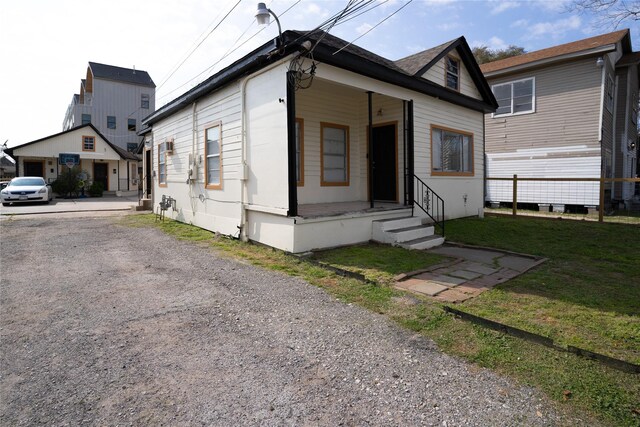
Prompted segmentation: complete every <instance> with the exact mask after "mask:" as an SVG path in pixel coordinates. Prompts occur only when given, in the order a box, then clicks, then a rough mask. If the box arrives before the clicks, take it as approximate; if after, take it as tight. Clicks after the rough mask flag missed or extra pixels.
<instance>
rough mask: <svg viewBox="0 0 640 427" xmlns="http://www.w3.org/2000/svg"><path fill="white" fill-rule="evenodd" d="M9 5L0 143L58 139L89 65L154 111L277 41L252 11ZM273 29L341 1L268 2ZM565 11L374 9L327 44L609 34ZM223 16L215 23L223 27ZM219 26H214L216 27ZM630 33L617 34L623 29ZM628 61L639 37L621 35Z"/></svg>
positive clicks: (531, 7)
mask: <svg viewBox="0 0 640 427" xmlns="http://www.w3.org/2000/svg"><path fill="white" fill-rule="evenodd" d="M237 2H238V0H180V1H176V0H110V1H108V2H107V1H95V0H56V1H51V0H20V1H4V2H2V5H1V6H0V64H1V65H2V66H1V68H0V144H2V143H3V142H4V141H6V140H8V143H7V145H8V146H9V147H14V146H17V145H21V144H24V143H26V142H30V141H33V140H36V139H40V138H43V137H46V136H48V135H52V134H55V133H58V132H61V131H62V122H63V119H64V115H65V113H66V110H67V107H68V105H69V103H70V102H71V99H72V97H73V94H75V93H78V91H79V88H80V79H82V78H84V77H85V75H86V69H87V65H88V62H90V61H91V62H100V63H104V64H110V65H116V66H120V67H127V68H133V67H135V68H136V69H138V70H145V71H147V72H148V73H149V74H150V75H151V78H152V79H153V80H154V82H155V83H156V86H157V88H156V108H159V107H160V106H162V105H164V104H166V103H167V102H168V101H170V100H172V99H174V98H176V97H177V96H179V95H180V94H182V93H184V92H185V91H187V90H189V89H190V88H192V87H193V86H195V85H197V84H198V83H200V82H201V81H203V80H204V79H206V78H207V77H209V76H211V75H213V74H215V73H216V72H218V71H220V70H221V69H223V68H224V67H225V66H227V65H229V64H230V63H232V62H233V61H235V60H237V59H239V58H241V57H242V56H243V55H245V54H247V53H249V52H250V51H251V50H253V49H255V48H257V47H258V46H260V45H262V44H263V43H265V42H267V41H268V40H269V39H272V38H274V37H276V36H277V34H278V28H277V25H276V24H275V22H273V21H272V23H271V25H269V26H259V25H258V24H257V23H256V20H255V18H254V16H255V13H256V7H257V1H253V0H240V3H239V4H237V5H236V3H237ZM266 3H267V7H269V8H270V9H271V10H272V11H273V12H274V13H275V14H276V15H278V16H279V18H280V23H281V25H282V30H283V31H285V30H288V29H296V30H307V29H312V28H315V27H316V26H318V25H319V24H321V23H322V22H324V21H325V20H326V19H327V18H329V17H330V16H332V15H334V14H335V13H337V12H338V11H340V10H341V9H343V8H344V7H345V5H346V3H347V0H340V1H337V0H299V1H298V0H267V1H266ZM569 4H570V0H520V1H500V0H486V1H485V0H483V1H480V0H477V1H472V0H412V1H408V0H387V1H385V0H376V1H375V3H373V4H372V5H371V6H376V7H375V8H372V9H371V10H369V11H367V12H366V13H363V14H362V15H360V16H358V17H356V18H354V19H351V20H348V21H346V22H342V23H340V24H338V25H336V26H334V27H333V28H332V29H331V34H333V35H335V36H338V37H340V38H342V39H344V40H347V41H350V42H351V41H354V40H355V41H354V43H355V44H356V45H359V46H361V47H363V48H365V49H368V50H370V51H372V52H374V53H376V54H378V55H381V56H384V57H386V58H389V59H392V60H396V59H399V58H403V57H405V56H408V55H411V54H414V53H416V52H419V51H421V50H425V49H428V48H431V47H433V46H437V45H439V44H442V43H444V42H446V41H449V40H453V39H455V38H457V37H460V36H465V38H466V40H467V42H468V43H469V44H470V45H471V47H474V46H480V45H484V46H488V47H490V48H492V49H503V48H506V47H507V46H509V45H517V46H522V47H524V48H525V49H526V50H527V51H533V50H538V49H543V48H545V47H549V46H554V45H557V44H562V43H567V42H571V41H575V40H579V39H583V38H587V37H591V36H594V35H598V34H603V33H606V32H610V31H614V30H615V28H612V27H607V26H606V25H605V26H603V25H601V24H599V23H598V22H597V17H596V16H593V15H585V14H578V13H575V12H568V11H567V6H568V5H569ZM225 16H226V18H225ZM223 18H224V19H223ZM631 25H633V22H631V21H630V22H627V23H626V25H622V26H620V27H618V29H621V28H629V27H630V26H631ZM631 37H632V44H633V48H634V50H640V28H639V26H638V25H637V24H636V26H635V27H631Z"/></svg>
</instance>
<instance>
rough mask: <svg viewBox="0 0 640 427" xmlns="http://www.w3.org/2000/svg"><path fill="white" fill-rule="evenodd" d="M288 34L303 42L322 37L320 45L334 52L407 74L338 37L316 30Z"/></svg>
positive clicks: (394, 65)
mask: <svg viewBox="0 0 640 427" xmlns="http://www.w3.org/2000/svg"><path fill="white" fill-rule="evenodd" d="M288 32H290V33H293V34H296V35H297V36H298V37H301V38H304V39H305V40H306V39H308V40H311V41H313V42H316V41H317V40H318V39H319V38H320V37H322V41H321V43H322V44H323V45H325V46H328V47H331V48H335V49H336V51H337V50H339V49H342V48H344V49H342V52H347V53H351V54H353V55H357V56H359V57H360V58H362V59H365V60H367V61H370V62H373V63H375V64H379V65H383V66H385V67H387V68H389V69H392V70H394V71H397V72H399V73H402V74H407V73H406V72H405V71H404V70H403V69H402V68H400V67H398V66H397V65H396V64H395V63H394V62H393V61H391V60H389V59H387V58H383V57H382V56H380V55H376V54H375V53H373V52H371V51H368V50H366V49H363V48H361V47H360V46H356V45H355V44H349V45H348V43H347V42H346V41H345V40H342V39H341V38H339V37H336V36H333V35H331V34H329V33H327V32H325V31H322V30H316V31H313V32H309V31H300V30H290V31H288ZM347 45H348V46H347ZM345 46H347V47H345Z"/></svg>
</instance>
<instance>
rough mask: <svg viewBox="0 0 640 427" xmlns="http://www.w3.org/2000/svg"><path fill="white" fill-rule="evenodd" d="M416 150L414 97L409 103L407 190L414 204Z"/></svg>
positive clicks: (410, 201) (411, 202) (410, 200)
mask: <svg viewBox="0 0 640 427" xmlns="http://www.w3.org/2000/svg"><path fill="white" fill-rule="evenodd" d="M413 154H414V151H413V99H412V100H410V101H409V102H408V105H407V163H408V165H407V172H408V175H409V176H408V179H407V192H408V193H409V203H410V204H411V206H413V198H414V194H413V184H414V177H413V176H414V175H415V170H414V164H413V162H414V160H413V158H414V156H413Z"/></svg>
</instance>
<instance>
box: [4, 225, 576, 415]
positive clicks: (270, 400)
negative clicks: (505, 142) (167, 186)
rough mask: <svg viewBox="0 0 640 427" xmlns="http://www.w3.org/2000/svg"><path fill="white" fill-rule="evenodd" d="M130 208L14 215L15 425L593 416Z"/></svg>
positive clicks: (11, 325)
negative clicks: (133, 222) (100, 213)
mask: <svg viewBox="0 0 640 427" xmlns="http://www.w3.org/2000/svg"><path fill="white" fill-rule="evenodd" d="M85 215H86V214H85ZM117 219H118V218H113V217H92V218H87V217H86V216H83V217H74V218H64V217H63V218H61V217H55V216H41V217H31V218H20V219H8V220H2V221H0V226H1V233H2V234H1V237H2V238H1V254H0V255H1V258H0V259H1V263H2V264H1V268H2V273H1V294H0V297H1V300H0V302H1V314H0V328H1V330H0V334H1V335H0V336H1V339H2V341H1V356H0V362H1V366H0V390H1V393H2V394H1V402H0V423H2V424H3V425H11V426H15V425H38V424H42V425H87V424H89V425H220V426H236V425H274V426H281V425H303V426H314V425H321V426H327V425H328V426H337V425H354V426H368V425H376V426H392V425H403V426H404V425H410V426H415V425H438V426H463V425H464V426H466V425H472V426H501V425H512V426H523V425H526V426H538V425H557V424H560V423H562V424H564V423H568V424H573V423H575V424H576V425H578V424H581V422H580V421H577V420H567V419H561V418H560V415H559V414H558V413H557V412H555V411H554V410H553V409H552V407H551V405H550V404H549V403H547V402H546V400H544V399H542V398H541V396H540V395H539V394H538V393H537V392H535V391H534V390H532V389H530V388H526V387H521V386H517V385H515V384H514V383H513V382H512V381H510V380H507V379H505V378H502V377H500V376H498V375H496V374H494V373H492V372H490V371H488V370H484V369H480V368H477V367H474V366H472V365H468V364H467V363H465V362H463V361H461V360H458V359H456V358H452V357H449V356H447V355H444V354H442V353H441V352H440V351H438V350H437V348H436V347H435V345H434V344H433V342H431V341H429V340H427V339H424V338H422V337H420V336H416V335H413V334H412V333H410V332H408V331H405V330H402V329H400V328H399V327H397V326H395V325H394V324H392V323H391V322H389V321H387V320H386V319H385V318H384V317H383V316H380V315H377V314H373V313H370V312H368V311H365V310H364V309H361V308H359V307H356V306H351V305H348V304H344V303H341V302H339V301H336V300H335V299H334V298H332V297H331V296H329V295H328V294H326V293H325V292H324V291H322V290H320V289H317V288H315V287H313V286H311V285H308V284H307V283H305V282H304V281H302V280H300V279H296V278H292V277H289V276H285V275H283V274H279V273H276V272H270V271H265V270H263V269H261V268H257V267H253V266H250V265H245V264H241V263H239V262H236V261H232V260H228V259H224V258H220V257H218V256H216V255H215V253H212V252H211V251H210V250H209V249H206V248H204V247H202V246H199V245H197V244H193V243H188V242H180V241H176V240H175V239H173V238H171V237H169V236H166V235H164V234H163V233H161V232H159V231H157V230H150V229H135V228H126V227H123V226H119V225H117Z"/></svg>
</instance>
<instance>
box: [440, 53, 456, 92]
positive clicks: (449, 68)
mask: <svg viewBox="0 0 640 427" xmlns="http://www.w3.org/2000/svg"><path fill="white" fill-rule="evenodd" d="M444 63H445V74H446V75H445V79H446V84H447V87H448V88H449V89H453V90H457V91H459V90H460V61H458V60H457V59H456V58H452V57H450V56H447V57H445V59H444Z"/></svg>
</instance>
